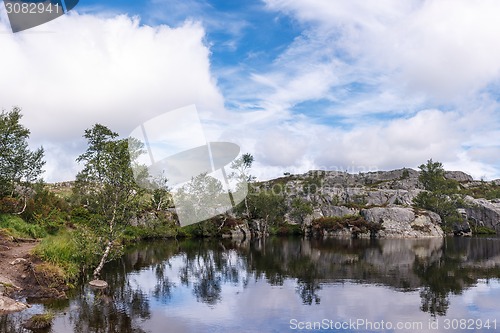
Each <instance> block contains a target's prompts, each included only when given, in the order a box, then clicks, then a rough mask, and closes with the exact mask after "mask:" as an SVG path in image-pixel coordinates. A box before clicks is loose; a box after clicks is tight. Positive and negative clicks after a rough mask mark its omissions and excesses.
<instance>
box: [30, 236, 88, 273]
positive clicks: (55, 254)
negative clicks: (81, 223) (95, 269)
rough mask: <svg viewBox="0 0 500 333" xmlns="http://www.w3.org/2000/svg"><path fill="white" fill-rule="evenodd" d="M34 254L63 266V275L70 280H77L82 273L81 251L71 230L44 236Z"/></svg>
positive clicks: (60, 266)
mask: <svg viewBox="0 0 500 333" xmlns="http://www.w3.org/2000/svg"><path fill="white" fill-rule="evenodd" d="M34 254H35V255H36V256H38V257H39V258H40V259H42V260H44V261H46V262H48V263H51V264H53V265H55V266H57V267H59V268H61V269H62V275H63V277H64V279H65V280H66V281H68V282H69V281H74V280H76V279H77V278H78V276H79V274H80V256H81V251H79V249H78V246H77V244H76V242H75V241H74V239H73V235H72V233H71V232H69V231H64V232H60V233H59V234H57V235H54V236H48V237H46V238H44V239H43V240H42V242H41V243H40V244H39V245H38V246H37V247H36V248H35V250H34Z"/></svg>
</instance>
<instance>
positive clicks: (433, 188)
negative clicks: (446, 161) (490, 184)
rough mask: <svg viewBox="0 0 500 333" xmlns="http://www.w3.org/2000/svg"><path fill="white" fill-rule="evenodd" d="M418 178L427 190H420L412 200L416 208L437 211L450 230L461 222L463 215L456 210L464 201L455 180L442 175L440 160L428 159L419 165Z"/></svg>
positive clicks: (445, 227)
mask: <svg viewBox="0 0 500 333" xmlns="http://www.w3.org/2000/svg"><path fill="white" fill-rule="evenodd" d="M419 169H420V171H421V172H420V176H419V180H420V182H421V183H422V184H423V185H424V188H425V189H426V190H427V192H421V193H419V194H418V196H417V197H416V198H415V199H414V200H413V204H414V205H415V207H417V208H423V209H427V210H430V211H433V212H435V213H437V214H438V215H439V216H440V217H441V220H442V223H443V228H444V229H446V230H452V228H453V226H454V225H456V224H460V223H461V222H463V217H462V216H461V215H460V213H459V212H458V211H457V209H458V208H464V207H465V202H464V200H463V199H462V196H461V195H460V194H459V192H460V186H459V184H458V182H457V181H455V180H451V179H446V178H445V177H444V168H443V165H442V164H441V163H440V162H433V161H432V159H430V160H428V161H427V163H426V164H422V165H421V166H419Z"/></svg>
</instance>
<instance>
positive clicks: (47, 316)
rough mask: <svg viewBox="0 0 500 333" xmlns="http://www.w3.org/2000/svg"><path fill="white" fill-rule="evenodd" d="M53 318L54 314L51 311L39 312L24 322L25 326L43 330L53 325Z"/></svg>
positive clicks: (30, 328)
mask: <svg viewBox="0 0 500 333" xmlns="http://www.w3.org/2000/svg"><path fill="white" fill-rule="evenodd" d="M53 320H54V314H52V313H50V312H47V313H43V314H37V315H34V316H32V317H31V318H30V319H28V320H27V321H26V322H25V323H24V324H23V327H24V328H26V329H29V330H32V331H35V330H43V329H47V328H49V327H50V326H52V321H53Z"/></svg>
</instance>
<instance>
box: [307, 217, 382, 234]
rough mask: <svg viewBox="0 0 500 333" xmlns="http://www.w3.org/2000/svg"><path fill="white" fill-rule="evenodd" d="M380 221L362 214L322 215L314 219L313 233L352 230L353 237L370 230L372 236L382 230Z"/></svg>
mask: <svg viewBox="0 0 500 333" xmlns="http://www.w3.org/2000/svg"><path fill="white" fill-rule="evenodd" d="M382 228H383V227H382V225H381V224H380V223H371V222H368V221H366V220H365V218H364V217H363V216H361V215H346V216H343V217H320V218H317V219H314V220H313V221H312V231H313V234H323V233H325V232H336V231H341V230H350V231H351V234H352V237H354V238H357V237H359V235H361V234H364V233H367V232H369V233H370V237H374V236H376V234H377V233H378V232H379V231H380V230H382Z"/></svg>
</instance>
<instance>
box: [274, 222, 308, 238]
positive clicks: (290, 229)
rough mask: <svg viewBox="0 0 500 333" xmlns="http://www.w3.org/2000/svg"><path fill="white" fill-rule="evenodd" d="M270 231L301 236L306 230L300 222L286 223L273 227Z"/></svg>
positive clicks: (275, 233)
mask: <svg viewBox="0 0 500 333" xmlns="http://www.w3.org/2000/svg"><path fill="white" fill-rule="evenodd" d="M269 233H270V234H271V235H277V236H301V235H303V234H304V231H303V230H302V227H301V226H300V225H298V224H289V223H285V224H283V225H280V226H274V227H271V228H270V230H269Z"/></svg>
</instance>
